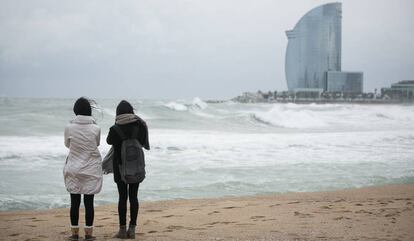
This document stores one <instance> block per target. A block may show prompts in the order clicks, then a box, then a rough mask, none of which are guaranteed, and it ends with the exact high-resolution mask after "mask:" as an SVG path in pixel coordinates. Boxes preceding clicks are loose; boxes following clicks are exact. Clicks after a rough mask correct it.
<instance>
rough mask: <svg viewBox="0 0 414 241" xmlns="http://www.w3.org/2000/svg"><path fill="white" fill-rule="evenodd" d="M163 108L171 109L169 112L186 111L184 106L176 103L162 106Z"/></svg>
mask: <svg viewBox="0 0 414 241" xmlns="http://www.w3.org/2000/svg"><path fill="white" fill-rule="evenodd" d="M164 106H165V107H167V108H169V109H171V110H176V111H186V110H188V108H187V106H185V105H184V104H180V103H177V102H174V101H172V102H169V103H167V104H164Z"/></svg>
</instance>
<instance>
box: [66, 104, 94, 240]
mask: <svg viewBox="0 0 414 241" xmlns="http://www.w3.org/2000/svg"><path fill="white" fill-rule="evenodd" d="M73 111H74V112H75V114H76V117H75V118H74V119H73V120H72V121H71V122H70V123H69V124H68V125H67V126H66V128H65V146H66V147H67V148H69V154H68V157H67V158H66V164H65V167H64V168H63V176H64V179H65V186H66V189H67V191H68V192H69V193H70V200H71V207H70V220H71V230H72V236H70V237H69V240H79V225H78V221H79V206H80V202H81V194H84V196H83V201H84V205H85V220H86V224H85V240H93V239H94V238H95V237H93V236H92V230H93V219H94V205H93V198H94V194H97V193H99V192H100V191H101V188H102V165H101V163H102V158H101V154H100V152H99V150H98V146H99V142H100V136H101V129H100V127H99V126H98V125H96V122H95V120H94V118H93V117H92V108H91V104H90V102H89V100H88V99H86V98H84V97H81V98H79V99H78V100H77V101H76V102H75V105H74V107H73Z"/></svg>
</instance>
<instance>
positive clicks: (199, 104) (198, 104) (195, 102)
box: [192, 97, 208, 109]
mask: <svg viewBox="0 0 414 241" xmlns="http://www.w3.org/2000/svg"><path fill="white" fill-rule="evenodd" d="M192 105H193V106H194V107H197V108H200V109H205V108H207V106H208V104H207V103H206V102H204V101H202V100H201V99H200V98H198V97H195V98H194V99H193V101H192Z"/></svg>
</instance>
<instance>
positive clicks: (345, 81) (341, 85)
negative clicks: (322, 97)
mask: <svg viewBox="0 0 414 241" xmlns="http://www.w3.org/2000/svg"><path fill="white" fill-rule="evenodd" d="M363 76H364V74H363V73H362V72H342V71H328V72H326V86H325V90H326V91H328V92H344V93H346V92H347V93H362V89H363Z"/></svg>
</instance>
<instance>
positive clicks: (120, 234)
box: [114, 225, 128, 239]
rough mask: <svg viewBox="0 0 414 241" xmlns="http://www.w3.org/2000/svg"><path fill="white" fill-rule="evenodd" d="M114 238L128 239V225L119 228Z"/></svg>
mask: <svg viewBox="0 0 414 241" xmlns="http://www.w3.org/2000/svg"><path fill="white" fill-rule="evenodd" d="M114 238H120V239H126V238H128V235H127V231H126V225H122V226H119V231H118V233H117V234H115V236H114Z"/></svg>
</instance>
